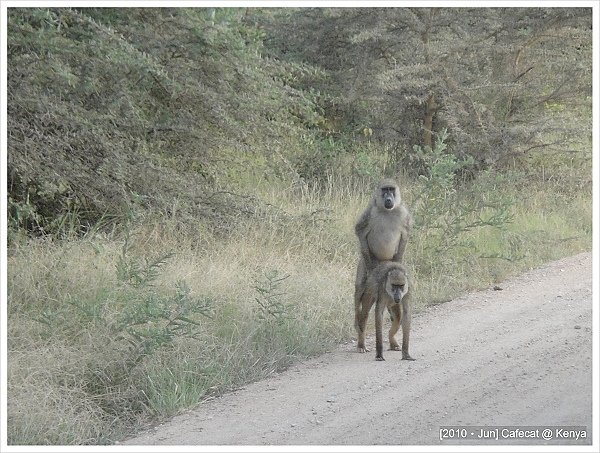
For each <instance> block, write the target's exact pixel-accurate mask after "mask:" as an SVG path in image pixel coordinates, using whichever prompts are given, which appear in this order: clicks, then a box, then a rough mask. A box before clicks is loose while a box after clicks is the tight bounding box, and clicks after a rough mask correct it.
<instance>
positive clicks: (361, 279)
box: [354, 259, 367, 334]
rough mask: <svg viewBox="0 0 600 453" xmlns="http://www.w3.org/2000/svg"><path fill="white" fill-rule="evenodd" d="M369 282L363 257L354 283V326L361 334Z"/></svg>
mask: <svg viewBox="0 0 600 453" xmlns="http://www.w3.org/2000/svg"><path fill="white" fill-rule="evenodd" d="M366 282H367V273H366V270H365V263H364V261H363V260H362V259H361V260H360V261H359V262H358V267H357V269H356V282H355V284H354V327H355V328H356V331H357V332H358V333H359V334H360V330H359V323H360V318H361V312H362V301H363V298H364V294H365V285H366Z"/></svg>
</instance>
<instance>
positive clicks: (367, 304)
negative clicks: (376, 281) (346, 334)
mask: <svg viewBox="0 0 600 453" xmlns="http://www.w3.org/2000/svg"><path fill="white" fill-rule="evenodd" d="M372 306H373V299H372V298H370V297H367V295H365V294H363V297H362V302H361V309H360V314H359V317H358V323H357V324H358V326H357V329H356V330H357V331H358V344H357V347H358V352H369V350H368V349H367V347H366V346H365V331H366V330H367V320H368V319H369V311H370V310H371V307H372Z"/></svg>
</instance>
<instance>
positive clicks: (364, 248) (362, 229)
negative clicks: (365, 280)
mask: <svg viewBox="0 0 600 453" xmlns="http://www.w3.org/2000/svg"><path fill="white" fill-rule="evenodd" d="M370 212H371V210H370V208H368V209H366V210H365V211H364V212H363V213H362V215H361V216H360V218H359V219H358V221H357V222H356V225H355V226H354V232H355V233H356V236H358V241H359V243H360V251H361V255H362V257H363V259H364V261H365V266H366V269H370V268H371V264H372V263H371V261H372V258H371V252H370V251H369V244H368V241H367V236H368V235H369V230H368V227H369V217H370Z"/></svg>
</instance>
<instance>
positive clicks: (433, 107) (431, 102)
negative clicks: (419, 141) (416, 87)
mask: <svg viewBox="0 0 600 453" xmlns="http://www.w3.org/2000/svg"><path fill="white" fill-rule="evenodd" d="M437 109H438V105H437V104H436V102H435V96H434V95H433V93H431V94H430V95H429V97H428V98H427V103H426V104H425V117H424V118H423V146H429V148H430V149H433V117H434V115H435V112H436V111H437Z"/></svg>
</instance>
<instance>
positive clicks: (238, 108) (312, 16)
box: [8, 8, 591, 234]
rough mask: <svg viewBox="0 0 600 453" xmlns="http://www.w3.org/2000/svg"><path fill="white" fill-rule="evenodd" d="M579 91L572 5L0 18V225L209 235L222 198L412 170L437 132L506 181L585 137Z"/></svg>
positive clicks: (582, 67) (57, 12)
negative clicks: (139, 219)
mask: <svg viewBox="0 0 600 453" xmlns="http://www.w3.org/2000/svg"><path fill="white" fill-rule="evenodd" d="M590 81H591V10H590V9H572V8H556V9H549V8H515V9H510V8H508V9H507V8H500V9H499V8H473V9H458V8H456V9H453V8H433V9H422V8H416V9H413V8H369V9H321V8H316V9H285V8H283V9H254V8H246V9H227V8H217V9H215V8H209V9H188V8H160V9H159V8H141V9H140V8H123V9H112V8H69V9H42V8H35V9H29V8H28V9H25V8H10V9H9V17H8V138H9V155H8V170H9V171H8V175H9V181H8V185H9V196H10V199H9V218H10V226H11V228H24V229H26V230H27V231H28V232H29V233H33V234H56V233H61V232H63V231H64V230H65V229H69V230H73V229H76V230H81V231H85V230H86V229H87V228H89V226H90V225H98V224H99V222H100V220H102V222H100V223H102V224H105V223H107V224H109V225H110V224H114V223H115V222H114V221H115V220H116V223H119V221H121V220H122V219H123V218H124V217H125V216H126V215H127V214H128V212H129V211H131V210H132V209H138V208H142V209H147V208H150V210H152V211H153V212H155V213H159V214H161V215H164V214H167V215H168V214H174V212H175V211H176V212H177V215H178V216H180V218H189V219H190V221H195V220H197V219H198V218H204V219H205V222H206V223H207V224H209V225H211V226H215V225H216V226H217V227H219V228H222V227H223V226H224V225H226V224H227V223H228V221H229V220H231V219H229V218H228V216H229V215H230V212H231V210H230V209H225V210H223V209H220V208H219V206H220V205H221V204H223V201H225V202H226V203H235V199H236V198H235V197H231V199H229V198H227V194H225V195H223V193H222V192H223V190H225V191H226V192H229V193H231V192H232V191H231V190H230V188H231V187H244V186H245V185H252V184H254V183H255V182H256V181H260V180H264V179H265V178H266V179H271V180H273V179H277V180H279V181H284V182H286V183H288V184H290V185H292V186H294V185H298V184H303V183H307V182H309V183H310V182H311V181H312V180H314V179H322V178H324V177H326V176H327V175H331V174H332V173H337V174H341V175H342V176H344V177H351V176H352V175H353V174H354V175H365V174H367V175H372V176H374V173H377V172H381V170H376V171H373V168H372V167H373V165H374V163H373V158H372V157H370V155H369V149H370V148H369V146H370V145H372V144H377V145H378V146H380V147H382V148H383V149H386V150H388V159H389V161H388V162H385V163H384V166H383V168H387V169H388V170H387V171H397V170H398V169H399V168H400V167H403V168H404V169H408V171H409V172H410V171H413V172H415V173H426V172H427V165H426V162H425V161H424V159H423V155H422V154H419V153H417V152H414V149H413V147H414V146H415V145H416V146H419V147H422V148H423V149H424V150H428V149H429V150H431V148H432V147H433V143H434V142H435V137H436V135H438V134H439V133H441V131H443V130H447V131H448V139H447V144H448V146H449V151H450V152H452V153H453V154H455V155H457V156H458V157H460V158H461V159H462V158H465V157H469V156H470V157H471V158H473V162H472V165H470V166H468V167H465V168H463V169H462V170H461V171H462V173H465V174H471V173H473V172H474V171H479V170H481V169H486V168H505V167H506V166H507V165H518V168H519V169H523V168H527V166H528V165H529V166H531V162H530V160H531V159H532V158H533V159H536V158H537V157H536V156H539V155H540V154H541V155H543V156H547V157H548V159H549V161H552V157H551V153H552V152H560V153H561V154H563V155H564V154H565V153H569V152H570V151H572V150H573V149H574V146H578V145H581V144H583V145H584V146H585V145H587V144H588V143H589V140H590V139H589V136H590V124H589V121H588V120H583V119H582V118H585V116H584V114H585V112H586V110H587V109H589V106H590V104H591V102H590V96H591V82H590ZM566 112H568V113H570V115H569V116H568V120H566V119H565V113H566ZM581 112H583V113H581ZM532 156H533V157H532ZM571 157H573V158H577V159H578V158H580V157H581V156H580V155H577V156H574V155H572V156H571ZM583 157H584V159H589V155H584V156H583ZM571 160H573V159H571ZM348 162H350V163H351V165H350V166H348V165H345V164H346V163H348ZM538 164H539V159H538V160H537V161H535V162H534V165H533V166H534V167H535V166H537V165H538ZM379 168H381V166H380V167H379ZM558 176H560V175H558ZM242 191H243V190H240V192H242ZM215 193H216V194H217V195H218V197H219V198H218V200H217V202H215V198H214V196H215ZM223 197H225V198H223ZM242 205H243V206H242ZM242 205H240V206H236V208H238V209H236V211H238V210H242V211H243V212H244V214H245V215H254V213H256V212H257V211H260V209H261V206H260V201H258V200H247V199H246V200H244V201H243V203H242ZM248 205H249V206H248ZM215 206H216V207H215Z"/></svg>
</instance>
